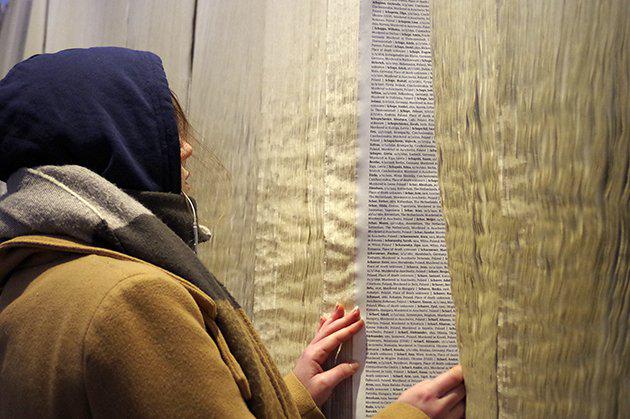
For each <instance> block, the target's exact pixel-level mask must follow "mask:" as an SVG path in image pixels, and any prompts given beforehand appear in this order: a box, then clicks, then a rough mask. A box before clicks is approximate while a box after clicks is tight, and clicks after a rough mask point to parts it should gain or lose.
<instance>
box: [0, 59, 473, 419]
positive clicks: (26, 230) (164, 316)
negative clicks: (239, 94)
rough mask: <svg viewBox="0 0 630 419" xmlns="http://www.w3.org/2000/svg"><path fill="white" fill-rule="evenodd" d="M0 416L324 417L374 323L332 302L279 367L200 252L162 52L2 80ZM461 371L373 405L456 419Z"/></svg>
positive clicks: (402, 414) (42, 66)
mask: <svg viewBox="0 0 630 419" xmlns="http://www.w3.org/2000/svg"><path fill="white" fill-rule="evenodd" d="M0 103H2V109H1V110H0V179H1V180H6V181H7V188H8V192H7V194H6V195H4V196H3V197H2V198H1V199H0V241H2V244H1V245H0V287H1V288H0V368H1V370H0V416H2V417H68V416H72V417H89V416H98V417H121V416H128V417H217V418H243V417H252V416H255V417H268V418H280V417H290V418H294V417H312V418H315V417H322V414H321V412H320V410H319V408H318V406H321V404H322V403H323V402H324V401H325V400H326V399H327V398H328V397H329V396H330V394H331V392H332V390H333V388H334V387H335V386H336V385H337V384H338V383H339V382H340V381H342V380H344V379H346V378H348V377H350V376H351V375H352V374H354V372H355V371H356V370H357V368H358V365H357V364H355V363H344V364H340V365H338V366H336V367H334V368H332V369H330V370H328V371H324V370H323V368H322V365H323V363H324V361H326V358H328V356H329V355H330V354H331V353H333V352H334V351H335V350H336V348H337V347H338V346H339V344H340V343H342V342H344V341H346V340H348V339H350V338H351V337H352V336H353V335H354V334H356V333H357V332H358V331H359V330H360V329H361V328H362V327H363V320H361V318H360V313H359V312H358V310H354V311H352V312H350V313H345V312H344V310H343V309H342V308H341V307H337V308H336V310H335V311H334V312H333V313H332V314H331V316H330V317H329V318H324V319H322V321H321V322H320V324H319V327H318V330H317V334H316V336H315V338H314V339H313V341H312V342H311V343H310V344H309V346H308V347H307V348H306V349H305V351H304V353H303V354H302V356H301V357H300V359H299V360H298V361H297V363H296V366H295V369H294V371H293V373H291V374H289V375H288V376H286V377H284V378H282V377H281V376H280V374H279V373H278V370H277V369H276V367H275V365H274V364H273V362H272V360H271V358H270V356H269V354H268V352H267V351H266V349H265V348H264V346H263V345H262V343H261V341H260V339H259V337H258V336H257V334H256V333H255V332H254V331H253V329H252V326H251V324H250V322H249V320H248V318H247V316H246V315H245V314H244V312H243V310H242V309H241V308H240V307H239V306H238V304H237V303H236V302H235V301H234V300H233V298H232V297H231V296H230V294H229V293H228V292H227V291H226V290H225V288H224V287H223V286H222V285H221V283H220V282H218V281H217V280H216V279H215V278H214V276H212V274H211V273H210V272H208V271H207V270H206V269H205V267H204V266H203V265H202V264H201V262H200V261H199V259H198V258H197V257H196V255H195V252H194V249H195V246H196V244H197V243H198V241H199V240H200V239H203V236H204V235H203V233H202V232H200V231H198V229H197V222H196V217H195V208H194V203H193V202H192V200H190V199H189V198H188V197H187V196H186V195H185V194H183V193H182V185H184V189H185V188H186V186H185V185H186V178H187V177H188V172H187V171H186V170H185V169H184V167H183V166H184V163H185V162H186V159H188V158H189V157H190V155H191V154H192V149H191V147H190V144H189V142H188V141H187V138H186V133H187V129H188V124H187V122H186V119H185V116H184V115H183V112H182V111H181V107H179V105H178V104H177V101H176V100H174V98H173V96H172V95H171V93H170V90H169V88H168V84H167V81H166V76H165V74H164V70H163V68H162V64H161V61H160V59H159V58H158V57H157V56H155V55H154V54H151V53H148V52H140V51H133V50H128V49H124V48H91V49H73V50H66V51H61V52H59V53H56V54H42V55H37V56H34V57H31V58H30V59H28V60H26V61H24V62H22V63H20V64H18V65H16V66H15V67H14V68H13V69H12V70H11V72H10V73H9V74H8V75H7V76H6V78H5V79H3V80H2V81H1V82H0ZM463 397H464V387H463V384H462V377H461V370H460V369H454V370H452V371H450V372H448V373H446V374H445V375H443V376H440V377H438V378H437V379H435V380H432V381H429V382H424V383H421V384H419V385H418V386H416V387H413V388H411V389H409V390H407V391H406V392H405V393H403V394H402V395H401V397H400V399H399V401H398V402H397V403H394V404H392V405H390V406H388V407H387V408H385V409H384V410H383V411H382V412H381V413H380V414H379V415H380V417H384V418H386V417H397V418H421V417H426V416H425V414H424V413H423V411H424V412H426V413H427V414H430V415H442V416H443V417H461V416H462V415H463V401H462V399H463Z"/></svg>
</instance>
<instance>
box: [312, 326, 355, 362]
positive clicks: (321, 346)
mask: <svg viewBox="0 0 630 419" xmlns="http://www.w3.org/2000/svg"><path fill="white" fill-rule="evenodd" d="M364 325H365V322H364V321H363V319H360V320H358V321H356V322H354V323H352V324H351V325H349V326H347V327H344V328H343V329H341V330H337V331H336V332H334V333H332V334H330V335H328V336H325V337H324V338H322V339H321V340H320V341H319V342H317V343H315V344H314V345H313V346H314V350H313V353H312V357H313V360H314V361H315V362H317V363H319V364H323V363H324V362H325V361H326V359H328V357H329V356H330V354H331V353H332V352H333V351H334V350H335V349H337V348H338V347H339V345H341V344H342V343H343V342H345V341H347V340H349V339H351V338H352V336H354V335H355V334H357V332H358V331H359V330H361V329H362V328H363V326H364Z"/></svg>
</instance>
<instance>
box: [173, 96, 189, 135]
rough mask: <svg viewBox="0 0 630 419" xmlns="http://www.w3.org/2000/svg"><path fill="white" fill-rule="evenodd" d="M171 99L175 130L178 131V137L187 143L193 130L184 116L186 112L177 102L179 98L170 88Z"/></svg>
mask: <svg viewBox="0 0 630 419" xmlns="http://www.w3.org/2000/svg"><path fill="white" fill-rule="evenodd" d="M171 99H172V100H173V108H175V120H176V121H177V132H179V138H180V139H182V140H185V141H186V142H187V143H190V142H191V140H192V139H193V137H194V130H193V128H192V125H190V122H189V121H188V118H187V117H186V113H185V112H184V109H183V108H182V105H181V103H179V100H178V99H177V95H175V92H173V91H172V90H171Z"/></svg>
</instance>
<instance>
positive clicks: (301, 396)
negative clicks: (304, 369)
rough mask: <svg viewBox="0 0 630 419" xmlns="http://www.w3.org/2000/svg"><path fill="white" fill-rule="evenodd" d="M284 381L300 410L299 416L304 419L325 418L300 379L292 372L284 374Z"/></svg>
mask: <svg viewBox="0 0 630 419" xmlns="http://www.w3.org/2000/svg"><path fill="white" fill-rule="evenodd" d="M284 382H285V383H286V385H287V388H288V389H289V393H291V397H292V398H293V401H294V402H295V404H296V405H297V407H298V410H299V411H300V416H302V418H304V419H325V416H324V414H323V413H322V411H321V410H319V407H317V405H316V404H315V401H314V400H313V398H312V397H311V393H309V392H308V390H307V389H306V387H304V385H303V384H302V383H301V382H300V380H299V379H298V378H297V377H296V376H295V374H293V373H292V372H290V373H288V374H287V375H285V376H284Z"/></svg>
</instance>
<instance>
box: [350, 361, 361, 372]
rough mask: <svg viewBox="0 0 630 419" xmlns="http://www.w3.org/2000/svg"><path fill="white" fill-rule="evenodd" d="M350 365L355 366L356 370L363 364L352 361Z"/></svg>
mask: <svg viewBox="0 0 630 419" xmlns="http://www.w3.org/2000/svg"><path fill="white" fill-rule="evenodd" d="M350 365H351V366H352V368H353V369H354V370H355V371H356V370H358V369H359V367H361V364H359V363H358V362H356V361H353V362H351V363H350Z"/></svg>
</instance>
